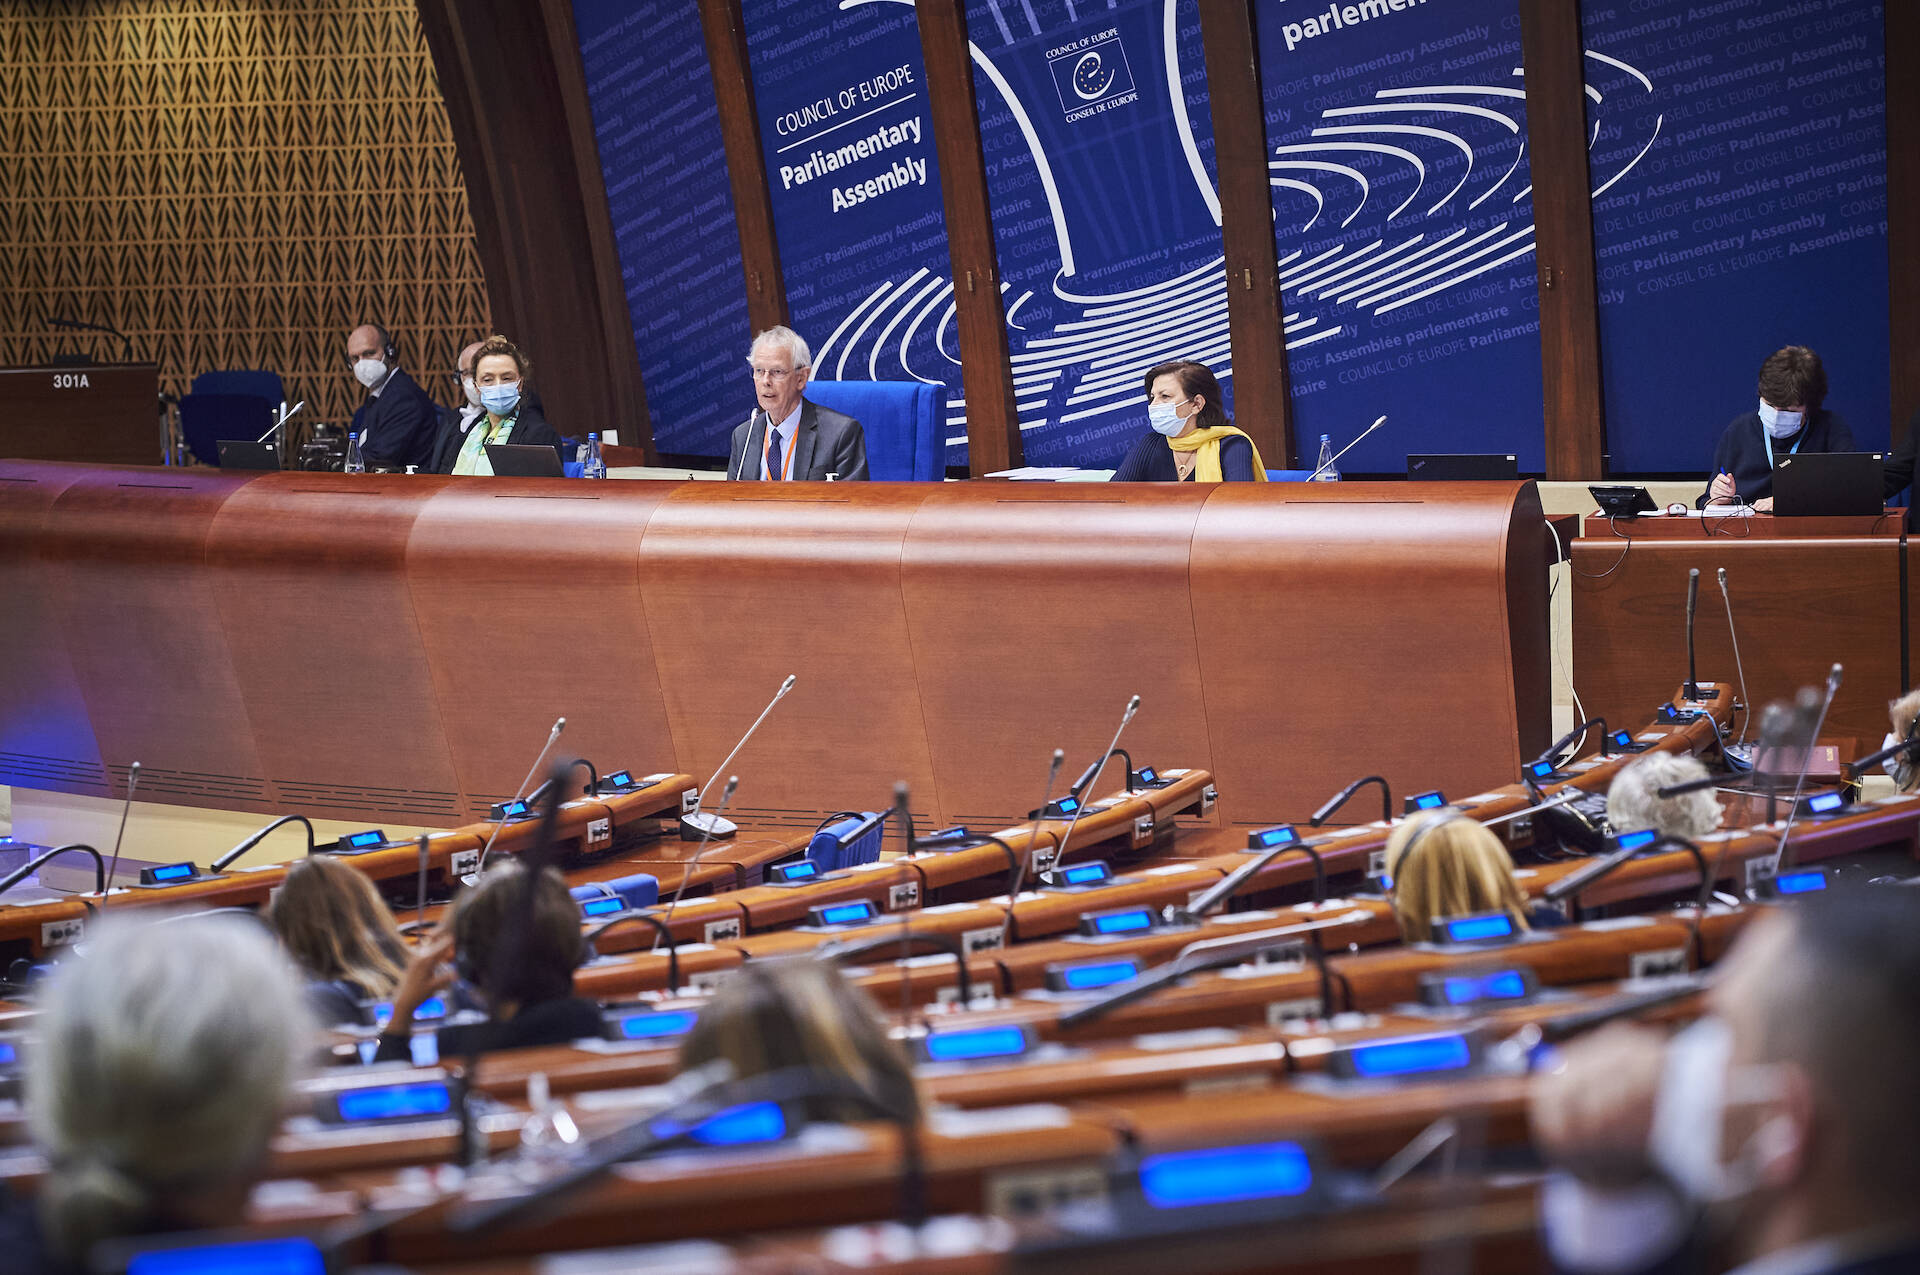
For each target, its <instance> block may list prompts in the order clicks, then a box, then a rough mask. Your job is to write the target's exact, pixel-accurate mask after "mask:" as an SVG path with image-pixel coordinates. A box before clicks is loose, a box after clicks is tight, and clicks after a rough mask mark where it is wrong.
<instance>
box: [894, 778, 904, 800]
mask: <svg viewBox="0 0 1920 1275" xmlns="http://www.w3.org/2000/svg"><path fill="white" fill-rule="evenodd" d="M893 800H894V802H895V803H896V804H898V805H902V806H904V805H906V804H907V781H906V780H904V779H897V780H895V781H894V784H893Z"/></svg>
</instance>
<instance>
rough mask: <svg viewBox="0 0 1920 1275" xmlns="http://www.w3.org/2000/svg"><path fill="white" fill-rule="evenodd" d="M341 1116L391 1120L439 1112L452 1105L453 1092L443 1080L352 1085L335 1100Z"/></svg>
mask: <svg viewBox="0 0 1920 1275" xmlns="http://www.w3.org/2000/svg"><path fill="white" fill-rule="evenodd" d="M335 1101H336V1104H337V1109H338V1110H339V1112H340V1118H341V1119H342V1120H348V1121H355V1120H393V1119H397V1118H401V1117H407V1116H438V1115H444V1114H446V1113H447V1112H448V1111H451V1110H452V1109H453V1096H452V1094H451V1093H450V1092H449V1091H448V1089H447V1084H446V1082H445V1081H443V1080H426V1081H421V1082H420V1083H418V1084H412V1085H382V1086H380V1087H379V1088H377V1089H351V1090H348V1091H347V1092H346V1093H343V1094H341V1095H339V1097H338V1098H337V1099H336V1100H335Z"/></svg>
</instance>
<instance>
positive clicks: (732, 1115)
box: [688, 1102, 787, 1147]
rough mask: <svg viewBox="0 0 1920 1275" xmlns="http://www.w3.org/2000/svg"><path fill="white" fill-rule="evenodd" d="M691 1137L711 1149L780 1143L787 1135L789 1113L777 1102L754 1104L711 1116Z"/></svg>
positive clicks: (695, 1128)
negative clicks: (758, 1143)
mask: <svg viewBox="0 0 1920 1275" xmlns="http://www.w3.org/2000/svg"><path fill="white" fill-rule="evenodd" d="M688 1136H689V1137H691V1138H692V1139H693V1140H694V1141H695V1142H698V1143H701V1144H702V1145H704V1146H709V1147H737V1146H744V1145H746V1144H748V1143H753V1142H777V1141H779V1140H780V1139H781V1138H784V1137H786V1136H787V1113H786V1112H784V1111H782V1110H781V1109H780V1104H779V1103H777V1102H752V1103H748V1104H747V1105H746V1106H744V1107H734V1108H732V1109H731V1110H728V1111H723V1112H721V1113H720V1114H719V1115H717V1116H712V1117H709V1118H708V1119H706V1120H704V1121H702V1122H701V1123H700V1124H698V1125H696V1126H694V1129H693V1132H692V1133H691V1134H689V1135H688Z"/></svg>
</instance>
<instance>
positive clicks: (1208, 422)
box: [1113, 359, 1267, 483]
mask: <svg viewBox="0 0 1920 1275" xmlns="http://www.w3.org/2000/svg"><path fill="white" fill-rule="evenodd" d="M1146 389H1147V423H1148V424H1149V425H1151V426H1152V427H1153V429H1152V431H1151V432H1150V433H1147V434H1145V435H1142V436H1141V438H1140V439H1139V440H1138V441H1137V442H1135V443H1134V445H1133V447H1132V448H1131V449H1130V450H1129V451H1128V452H1127V458H1126V459H1125V460H1123V461H1121V462H1120V468H1119V469H1117V470H1115V471H1114V474H1113V481H1114V482H1117V483H1139V482H1162V483H1172V482H1182V483H1184V482H1197V483H1219V482H1228V483H1236V482H1237V483H1248V482H1252V483H1263V482H1265V481H1267V470H1266V466H1265V465H1264V464H1262V463H1261V460H1260V449H1259V448H1257V447H1255V446H1254V445H1253V440H1252V439H1251V438H1248V437H1247V436H1246V434H1244V433H1242V432H1241V431H1240V430H1237V429H1235V428H1234V427H1233V426H1231V425H1229V424H1227V414H1226V412H1225V411H1223V410H1222V409H1221V407H1220V382H1219V381H1218V380H1216V379H1215V378H1214V375H1213V371H1212V370H1211V369H1210V368H1208V367H1207V365H1206V364H1204V363H1194V362H1190V361H1188V360H1184V359H1182V360H1179V361H1177V362H1173V363H1162V364H1161V365H1160V366H1159V367H1156V368H1154V369H1153V370H1152V371H1151V372H1148V373H1147V376H1146Z"/></svg>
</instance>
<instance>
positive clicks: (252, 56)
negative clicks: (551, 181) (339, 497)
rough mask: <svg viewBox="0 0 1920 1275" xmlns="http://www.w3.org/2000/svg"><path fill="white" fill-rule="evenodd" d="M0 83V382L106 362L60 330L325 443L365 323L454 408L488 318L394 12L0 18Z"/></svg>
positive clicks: (244, 9) (419, 79)
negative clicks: (259, 400)
mask: <svg viewBox="0 0 1920 1275" xmlns="http://www.w3.org/2000/svg"><path fill="white" fill-rule="evenodd" d="M575 57H576V61H577V60H578V55H577V53H576V55H575ZM0 66H3V67H5V68H6V71H5V74H4V75H0V93H4V95H5V96H4V97H3V98H0V366H14V365H21V364H38V363H44V362H46V361H48V360H49V359H50V358H51V357H52V356H53V355H54V354H55V353H56V352H58V351H62V350H80V351H91V352H93V353H95V354H96V355H97V356H98V357H99V358H100V359H101V360H102V361H118V360H119V359H120V357H121V354H122V345H121V343H120V342H119V341H117V340H114V339H113V338H110V337H95V336H92V335H90V334H85V333H66V332H61V331H58V330H56V329H54V328H52V327H50V326H49V325H48V324H47V322H46V320H47V319H48V318H49V317H50V316H58V315H66V316H70V317H76V318H80V319H85V320H90V321H94V322H100V323H106V324H109V325H112V326H116V327H118V328H120V329H122V330H123V331H125V332H126V333H127V335H128V337H129V338H131V340H132V344H133V353H134V354H135V355H136V356H137V357H138V358H140V359H142V360H150V361H154V362H158V363H159V364H160V369H161V386H162V388H163V389H164V390H165V391H166V392H168V393H172V394H179V393H183V392H184V391H185V390H186V388H187V384H188V382H190V381H191V380H192V378H193V376H194V375H195V374H196V373H198V372H203V371H207V370H209V369H214V368H266V369H269V370H272V371H275V372H278V373H279V374H280V375H281V377H282V378H283V379H284V380H285V381H286V383H287V390H288V394H289V396H290V397H291V398H294V399H302V398H304V399H306V400H307V402H308V405H309V410H310V411H311V412H313V414H314V416H315V417H316V418H318V419H322V420H332V421H344V420H345V419H346V418H347V417H349V416H350V415H351V414H352V411H353V409H354V407H355V406H356V405H357V404H358V403H359V402H360V399H361V394H362V391H361V389H360V387H359V385H358V384H356V383H355V382H354V380H353V378H352V376H351V375H350V374H349V373H348V370H347V366H346V363H345V349H346V335H347V332H348V330H349V329H351V328H352V327H353V326H354V325H355V324H357V323H359V322H361V321H363V320H369V319H370V320H374V321H377V322H382V323H385V324H386V325H387V326H388V327H390V328H392V329H393V330H394V332H395V334H396V336H397V337H398V339H399V344H400V350H401V356H402V358H403V359H404V360H405V362H406V364H407V365H408V366H409V367H411V368H412V369H413V370H414V371H415V372H416V373H421V372H424V373H426V374H428V375H427V377H425V378H423V380H424V383H426V384H427V385H428V386H429V388H430V390H431V391H432V392H434V393H435V394H437V395H438V396H439V397H440V398H441V399H443V400H445V399H447V398H448V397H450V395H451V394H452V392H453V387H452V386H451V385H450V384H449V383H447V382H446V380H445V379H444V378H442V380H441V381H440V382H439V383H438V384H435V383H434V382H433V381H432V379H431V374H432V373H434V372H437V371H440V370H442V369H445V368H447V367H450V366H451V365H452V359H453V355H454V352H455V351H456V350H457V349H458V348H459V347H460V346H461V345H463V344H465V342H466V341H468V340H470V339H472V337H473V335H475V334H477V333H480V332H482V331H483V330H484V329H485V328H486V326H487V323H488V311H487V296H486V289H485V286H484V284H483V281H482V279H481V271H480V259H479V257H478V256H477V254H476V252H475V248H474V232H473V223H472V221H471V220H470V219H469V217H468V211H467V196H466V190H465V187H464V185H463V184H462V182H461V174H460V161H459V157H458V156H457V155H456V153H455V150H454V143H453V137H452V134H451V133H450V132H449V129H448V123H447V112H446V108H445V106H444V105H443V104H442V101H441V97H440V91H439V86H438V85H437V84H436V83H435V79H434V71H433V64H432V62H431V60H430V59H429V58H428V56H427V47H426V44H425V42H424V40H423V39H422V37H421V28H420V19H419V15H418V13H417V11H416V9H415V6H414V4H413V0H301V3H299V4H285V3H278V2H276V0H148V2H146V3H141V4H88V5H76V4H69V3H64V2H63V0H0ZM529 177H530V179H533V178H532V175H531V174H529ZM533 180H538V179H533ZM155 450H156V455H155V460H156V462H157V460H158V454H157V452H158V448H157V446H156V449H155Z"/></svg>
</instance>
